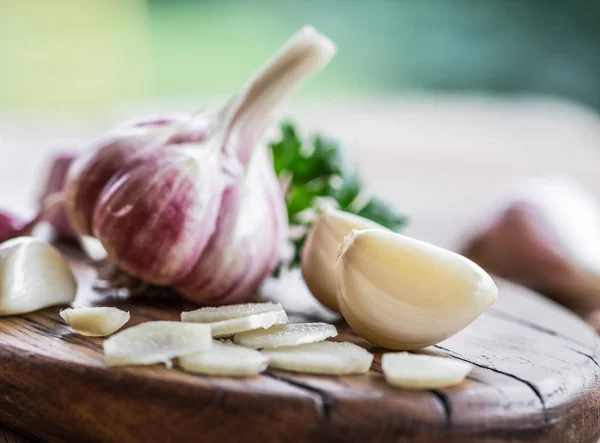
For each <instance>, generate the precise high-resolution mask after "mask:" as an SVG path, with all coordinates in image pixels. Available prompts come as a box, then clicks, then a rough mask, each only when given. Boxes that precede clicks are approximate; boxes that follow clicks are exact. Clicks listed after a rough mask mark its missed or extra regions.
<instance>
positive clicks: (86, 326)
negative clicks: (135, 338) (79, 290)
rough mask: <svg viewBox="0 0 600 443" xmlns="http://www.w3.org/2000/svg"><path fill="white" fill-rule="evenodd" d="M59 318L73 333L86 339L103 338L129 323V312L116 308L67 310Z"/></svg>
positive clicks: (61, 312)
mask: <svg viewBox="0 0 600 443" xmlns="http://www.w3.org/2000/svg"><path fill="white" fill-rule="evenodd" d="M59 314H60V316H61V317H62V319H63V320H64V321H65V323H66V324H68V325H69V326H70V327H71V328H72V329H73V330H74V331H75V332H77V333H78V334H81V335H86V336H88V337H104V336H107V335H110V334H112V333H113V332H115V331H117V330H119V329H121V328H122V327H123V325H124V324H125V323H127V322H128V321H129V312H125V311H121V310H120V309H117V308H105V307H94V308H68V309H64V310H62V311H60V313H59Z"/></svg>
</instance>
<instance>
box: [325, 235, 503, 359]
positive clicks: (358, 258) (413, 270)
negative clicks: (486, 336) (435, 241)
mask: <svg viewBox="0 0 600 443" xmlns="http://www.w3.org/2000/svg"><path fill="white" fill-rule="evenodd" d="M336 280H337V285H338V292H337V301H338V303H339V306H340V310H341V313H342V315H343V316H344V318H345V319H346V321H347V322H348V324H349V325H350V327H351V328H352V329H354V331H355V332H357V333H358V334H360V335H362V336H363V337H364V338H366V339H367V340H369V341H370V342H372V343H374V344H376V345H379V346H382V347H385V348H389V349H397V350H411V349H420V348H424V347H426V346H429V345H433V344H436V343H439V342H441V341H443V340H445V339H447V338H448V337H451V336H452V335H454V334H456V333H457V332H459V331H460V330H462V329H463V328H465V327H466V326H467V325H469V324H470V323H471V322H472V321H473V320H475V319H476V318H477V317H479V315H481V314H482V313H483V312H484V311H485V310H486V309H487V308H488V307H489V306H491V305H492V304H493V303H494V302H495V301H496V299H497V297H498V289H497V288H496V285H495V284H494V282H493V280H492V278H491V277H490V276H489V275H488V274H487V273H486V272H485V271H484V270H483V269H481V268H480V267H479V266H478V265H476V264H475V263H473V262H472V261H470V260H469V259H467V258H465V257H463V256H461V255H459V254H456V253H454V252H451V251H448V250H446V249H442V248H439V247H437V246H434V245H431V244H428V243H425V242H422V241H419V240H415V239H412V238H409V237H406V236H403V235H400V234H395V233H393V232H389V231H381V230H365V231H352V233H351V234H350V235H349V236H348V237H347V238H346V240H345V241H344V244H343V245H342V247H341V248H340V253H339V256H338V259H337V262H336Z"/></svg>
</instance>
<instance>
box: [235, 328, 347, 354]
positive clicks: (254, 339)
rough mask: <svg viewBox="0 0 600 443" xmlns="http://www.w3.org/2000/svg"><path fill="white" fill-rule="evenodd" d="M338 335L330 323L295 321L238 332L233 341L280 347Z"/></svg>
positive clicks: (261, 346) (243, 343)
mask: <svg viewBox="0 0 600 443" xmlns="http://www.w3.org/2000/svg"><path fill="white" fill-rule="evenodd" d="M336 335H337V329H336V328H335V326H333V325H330V324H328V323H295V324H291V325H282V326H273V327H271V328H269V329H266V330H257V331H248V332H242V333H240V334H236V335H235V337H234V339H233V341H234V342H235V343H237V344H240V345H242V346H247V347H249V348H255V349H261V348H280V347H283V346H297V345H302V344H306V343H314V342H318V341H323V340H325V339H327V338H330V337H335V336H336Z"/></svg>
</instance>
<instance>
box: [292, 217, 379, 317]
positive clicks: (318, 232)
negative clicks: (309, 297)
mask: <svg viewBox="0 0 600 443" xmlns="http://www.w3.org/2000/svg"><path fill="white" fill-rule="evenodd" d="M353 229H357V230H363V229H387V228H385V227H383V226H381V225H380V224H378V223H375V222H374V221H371V220H369V219H366V218H364V217H361V216H359V215H354V214H350V213H349V212H344V211H339V210H337V209H330V210H328V211H326V212H324V213H323V214H321V215H320V216H319V218H317V220H316V221H315V223H314V224H313V225H312V227H311V229H310V231H309V232H308V235H307V237H306V243H305V244H304V247H303V249H302V277H303V278H304V281H305V282H306V286H308V288H309V289H310V292H312V294H313V295H314V296H315V297H316V298H317V300H319V301H320V302H321V303H323V305H325V306H326V307H327V308H329V309H331V310H332V311H335V312H340V308H339V306H338V302H337V295H336V294H337V285H336V282H335V260H336V257H337V253H338V249H339V248H340V246H341V244H342V242H343V241H344V238H345V237H346V236H347V235H348V234H350V232H351V231H352V230H353Z"/></svg>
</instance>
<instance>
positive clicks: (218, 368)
mask: <svg viewBox="0 0 600 443" xmlns="http://www.w3.org/2000/svg"><path fill="white" fill-rule="evenodd" d="M268 364H269V358H268V357H267V356H266V355H264V354H263V353H261V352H259V351H257V350H255V349H249V348H245V347H243V346H238V345H235V344H233V343H223V342H220V341H218V340H214V341H213V347H212V348H211V349H209V350H208V351H202V352H197V353H194V354H190V355H184V356H182V357H179V366H180V367H181V368H182V369H183V370H184V371H188V372H194V373H196V374H204V375H223V376H227V377H249V376H253V375H257V374H259V373H261V372H263V371H264V370H265V369H267V366H268Z"/></svg>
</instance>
